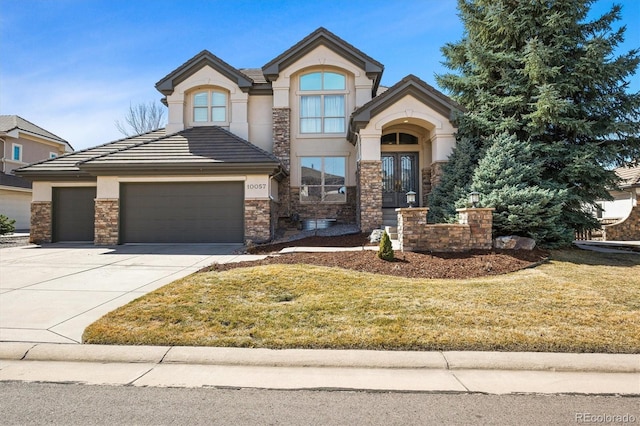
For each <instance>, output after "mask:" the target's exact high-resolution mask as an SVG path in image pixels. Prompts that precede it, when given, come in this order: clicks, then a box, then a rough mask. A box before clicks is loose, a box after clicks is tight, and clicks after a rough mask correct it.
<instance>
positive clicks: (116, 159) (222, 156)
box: [16, 126, 280, 179]
mask: <svg viewBox="0 0 640 426" xmlns="http://www.w3.org/2000/svg"><path fill="white" fill-rule="evenodd" d="M76 154H77V155H76ZM279 168H280V161H279V160H278V159H277V158H276V157H275V156H273V155H272V154H269V153H268V152H266V151H264V150H262V149H260V148H258V147H257V146H255V145H253V144H251V143H250V142H248V141H246V140H244V139H242V138H240V137H238V136H236V135H234V134H233V133H231V132H229V131H227V130H224V129H222V128H221V127H218V126H203V127H193V128H189V129H186V130H182V131H180V132H177V133H174V134H171V135H166V134H165V132H164V129H161V130H158V131H155V132H150V133H147V134H144V135H140V136H136V137H133V138H128V139H122V140H119V141H115V142H112V143H109V144H105V145H102V146H99V147H96V148H92V149H88V150H85V151H82V152H80V153H74V154H69V155H65V156H62V157H58V158H55V159H52V160H48V161H45V162H41V163H37V164H34V165H30V166H26V167H23V168H21V169H18V170H17V171H16V173H17V174H19V175H22V176H25V177H29V178H34V179H35V178H38V177H47V178H49V177H59V178H60V177H67V178H68V177H69V176H77V177H91V176H95V175H98V174H99V175H115V174H120V173H123V172H124V173H127V174H155V175H157V174H167V173H178V174H179V173H203V172H204V173H207V174H216V173H247V172H254V173H274V172H276V171H277V170H278V169H279Z"/></svg>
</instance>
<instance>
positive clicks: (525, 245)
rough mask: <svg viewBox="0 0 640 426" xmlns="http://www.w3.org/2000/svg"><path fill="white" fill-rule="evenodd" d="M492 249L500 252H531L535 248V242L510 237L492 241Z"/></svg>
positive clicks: (523, 238)
mask: <svg viewBox="0 0 640 426" xmlns="http://www.w3.org/2000/svg"><path fill="white" fill-rule="evenodd" d="M493 247H494V248H497V249H502V250H533V249H534V248H535V247H536V240H534V239H532V238H526V237H518V236H517V235H510V236H508V237H498V238H496V239H494V240H493Z"/></svg>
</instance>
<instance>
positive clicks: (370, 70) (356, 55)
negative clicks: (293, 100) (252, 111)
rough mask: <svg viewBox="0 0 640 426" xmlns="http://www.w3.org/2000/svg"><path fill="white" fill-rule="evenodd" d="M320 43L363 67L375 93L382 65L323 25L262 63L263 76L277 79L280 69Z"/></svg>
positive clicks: (268, 78)
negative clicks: (265, 62)
mask: <svg viewBox="0 0 640 426" xmlns="http://www.w3.org/2000/svg"><path fill="white" fill-rule="evenodd" d="M320 45H323V46H326V47H328V48H329V49H331V50H333V51H334V52H335V53H337V54H338V55H340V56H342V57H343V58H345V59H346V60H348V61H350V62H352V63H354V64H357V65H358V66H360V67H361V68H362V69H364V70H365V72H366V74H367V77H369V78H370V79H372V80H373V82H374V84H373V94H374V95H375V93H376V91H377V89H378V85H379V84H380V79H381V78H382V72H383V71H384V65H382V64H381V63H380V62H378V61H376V60H375V59H373V58H372V57H371V56H369V55H367V54H366V53H364V52H362V51H361V50H359V49H358V48H356V47H355V46H353V45H352V44H349V43H347V42H346V41H344V40H343V39H341V38H340V37H338V36H337V35H335V34H333V33H332V32H331V31H329V30H327V29H326V28H323V27H320V28H318V29H317V30H315V31H314V32H312V33H311V34H309V35H308V36H306V37H305V38H303V39H302V40H300V41H299V42H298V43H296V44H295V45H293V46H292V47H290V48H289V49H287V50H286V51H284V52H283V53H282V54H280V55H278V56H277V57H276V58H274V59H272V60H271V61H269V62H268V63H267V64H266V65H264V66H263V67H262V72H263V74H264V76H265V77H266V79H267V80H269V81H273V80H275V79H277V78H278V75H279V74H280V70H282V69H284V68H286V67H287V66H288V65H290V64H291V63H293V62H295V61H296V60H297V59H299V58H300V57H301V56H304V55H305V54H307V53H308V52H310V51H311V50H313V49H315V48H316V47H318V46H320Z"/></svg>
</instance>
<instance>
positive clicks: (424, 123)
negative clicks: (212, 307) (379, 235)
mask: <svg viewBox="0 0 640 426" xmlns="http://www.w3.org/2000/svg"><path fill="white" fill-rule="evenodd" d="M383 69H384V67H383V65H382V64H381V63H379V62H378V61H376V60H375V59H373V58H371V57H370V56H368V55H367V54H365V53H363V52H361V51H360V50H358V49H357V48H355V47H354V46H352V45H350V44H349V43H347V42H346V41H344V40H342V39H341V38H339V37H337V36H336V35H335V34H333V33H331V32H329V31H327V30H326V29H324V28H319V29H317V30H316V31H314V32H313V33H311V34H310V35H308V36H307V37H305V38H304V39H303V40H301V41H300V42H298V43H297V44H295V45H294V46H292V47H291V48H290V49H288V50H286V51H285V52H283V53H282V54H281V55H279V56H278V57H276V58H275V59H273V60H272V61H270V62H269V63H267V64H266V65H264V66H263V67H262V68H255V69H253V68H252V69H237V68H234V67H232V66H231V65H229V64H227V63H226V62H224V61H222V60H221V59H220V58H218V57H216V56H214V55H213V54H211V53H210V52H208V51H206V50H205V51H202V52H200V53H199V54H197V55H196V56H194V57H193V58H191V59H190V60H188V61H187V62H185V63H184V64H182V65H180V66H179V67H178V68H177V69H175V70H174V71H172V72H170V73H169V74H168V75H167V76H166V77H164V78H162V79H161V80H160V81H159V82H158V83H157V84H156V88H157V89H158V90H159V91H160V92H161V93H162V94H163V95H164V98H163V103H164V104H165V105H166V106H167V107H168V124H167V126H166V128H165V129H161V130H157V131H154V132H150V133H147V134H144V135H140V136H136V137H132V138H127V139H122V140H118V141H115V142H111V143H108V144H105V145H101V146H98V147H96V148H92V149H88V150H84V151H80V152H76V153H72V154H68V155H66V156H63V157H60V158H57V159H54V160H50V161H44V162H41V163H38V164H34V165H31V166H28V167H25V168H23V169H21V170H20V171H19V172H18V173H19V175H20V176H23V177H26V178H29V179H30V180H32V181H33V188H34V193H33V203H32V212H33V213H32V229H31V238H32V241H34V242H47V241H73V240H93V241H95V243H96V244H105V245H111V244H118V243H129V242H234V243H235V242H238V243H242V242H246V241H247V240H251V241H254V242H258V241H266V240H269V239H271V238H272V237H273V235H274V230H275V229H276V227H277V226H278V223H279V221H280V222H281V223H282V222H284V220H285V219H287V218H291V217H299V218H301V219H305V218H327V219H336V220H337V221H339V222H342V223H355V224H357V225H358V226H359V227H360V228H361V229H362V230H363V231H370V230H372V229H376V228H379V227H381V226H382V221H383V211H384V210H385V209H395V208H397V207H403V206H406V203H405V201H406V192H408V191H410V190H413V191H415V192H417V193H418V199H419V200H421V202H420V203H419V204H420V205H423V204H424V202H425V200H426V197H427V195H428V194H429V193H430V192H431V189H432V187H433V185H434V184H437V182H438V181H439V179H440V176H441V170H442V163H443V162H445V161H446V160H447V158H448V157H449V155H450V153H451V150H452V148H453V147H454V146H455V136H454V133H455V131H456V129H455V125H454V123H453V120H454V117H455V116H456V114H457V113H458V112H459V111H460V110H461V107H460V106H458V105H457V104H456V103H454V102H453V101H452V100H451V99H449V98H448V97H446V96H445V95H443V94H442V93H440V92H439V91H437V90H436V89H434V88H433V87H431V86H429V85H428V84H426V83H425V82H423V81H422V80H420V79H419V78H417V77H415V76H413V75H409V76H407V77H405V78H403V79H402V80H401V81H400V82H398V83H397V84H395V85H394V86H392V87H390V88H388V89H386V90H385V89H383V88H381V87H380V81H381V77H382V72H383Z"/></svg>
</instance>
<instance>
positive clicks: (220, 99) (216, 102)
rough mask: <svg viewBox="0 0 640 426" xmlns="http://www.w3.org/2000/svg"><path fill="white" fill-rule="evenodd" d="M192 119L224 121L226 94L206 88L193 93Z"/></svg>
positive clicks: (225, 118)
mask: <svg viewBox="0 0 640 426" xmlns="http://www.w3.org/2000/svg"><path fill="white" fill-rule="evenodd" d="M193 121H194V122H196V123H207V122H212V123H224V122H226V121H227V94H226V93H224V92H220V91H218V90H206V91H200V92H196V93H194V95H193Z"/></svg>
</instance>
